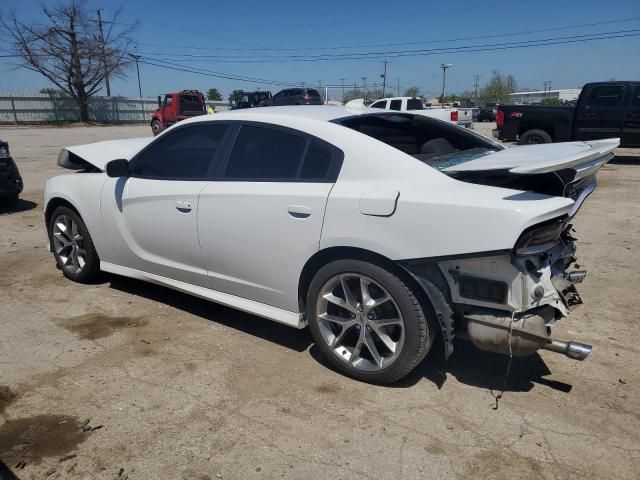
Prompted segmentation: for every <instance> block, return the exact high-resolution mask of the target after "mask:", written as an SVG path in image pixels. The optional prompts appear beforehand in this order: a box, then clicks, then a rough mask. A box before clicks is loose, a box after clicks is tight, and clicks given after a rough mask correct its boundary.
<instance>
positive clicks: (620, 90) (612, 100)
mask: <svg viewBox="0 0 640 480" xmlns="http://www.w3.org/2000/svg"><path fill="white" fill-rule="evenodd" d="M623 95H624V86H622V85H600V86H596V87H593V88H592V89H591V92H589V97H588V99H587V103H588V104H589V105H594V106H603V107H607V106H608V107H613V106H616V105H618V104H619V103H620V101H621V100H622V96H623Z"/></svg>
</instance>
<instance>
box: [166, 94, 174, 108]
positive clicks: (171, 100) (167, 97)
mask: <svg viewBox="0 0 640 480" xmlns="http://www.w3.org/2000/svg"><path fill="white" fill-rule="evenodd" d="M172 103H173V97H172V96H171V95H166V96H165V97H164V106H165V107H168V106H169V105H171V104H172Z"/></svg>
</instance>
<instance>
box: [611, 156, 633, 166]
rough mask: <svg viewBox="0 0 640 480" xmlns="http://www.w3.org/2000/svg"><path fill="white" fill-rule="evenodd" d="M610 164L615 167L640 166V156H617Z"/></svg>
mask: <svg viewBox="0 0 640 480" xmlns="http://www.w3.org/2000/svg"><path fill="white" fill-rule="evenodd" d="M609 163H613V164H615V165H640V155H616V156H615V157H613V158H612V159H611V160H610V161H609Z"/></svg>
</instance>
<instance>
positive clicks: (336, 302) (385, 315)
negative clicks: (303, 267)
mask: <svg viewBox="0 0 640 480" xmlns="http://www.w3.org/2000/svg"><path fill="white" fill-rule="evenodd" d="M306 310H307V311H306V314H307V319H308V322H309V327H310V329H311V333H312V335H313V338H314V341H315V343H316V345H317V347H318V349H319V350H320V351H321V352H322V354H323V356H324V357H325V358H326V359H327V361H328V362H329V363H330V364H331V365H333V366H334V367H335V368H336V369H338V370H340V371H342V372H344V373H346V374H347V375H349V376H351V377H353V378H357V379H359V380H364V381H368V382H373V383H390V382H394V381H396V380H398V379H400V378H402V377H404V376H405V375H407V374H408V373H409V372H410V371H411V370H412V369H413V368H414V367H415V366H416V365H417V364H418V363H419V362H420V361H421V360H422V359H423V358H424V356H425V355H426V354H427V352H428V350H429V348H430V347H431V344H432V343H433V336H434V334H435V330H434V329H433V328H432V327H431V322H430V321H428V319H427V318H426V317H425V313H424V311H423V309H422V306H421V305H420V302H419V301H418V299H417V298H416V294H415V293H414V292H413V291H412V290H411V289H410V288H409V287H408V286H407V285H406V284H405V283H404V282H403V281H402V279H400V278H399V277H398V276H396V275H395V274H394V273H393V272H392V271H391V270H390V269H388V268H386V267H385V266H382V265H377V264H373V263H368V262H364V261H360V260H338V261H335V262H332V263H329V264H327V265H325V266H324V267H322V268H321V269H320V270H319V271H318V273H317V274H316V275H315V277H314V278H313V280H312V282H311V285H310V287H309V293H308V297H307V307H306Z"/></svg>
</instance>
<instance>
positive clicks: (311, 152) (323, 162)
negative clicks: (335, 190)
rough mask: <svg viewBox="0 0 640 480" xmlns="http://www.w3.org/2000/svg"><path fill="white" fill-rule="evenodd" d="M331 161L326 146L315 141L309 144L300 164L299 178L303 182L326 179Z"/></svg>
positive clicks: (331, 155)
mask: <svg viewBox="0 0 640 480" xmlns="http://www.w3.org/2000/svg"><path fill="white" fill-rule="evenodd" d="M332 159H333V154H332V153H331V150H329V148H328V147H327V146H325V145H323V144H321V143H320V142H317V141H313V142H311V145H309V149H308V150H307V156H306V157H305V159H304V163H303V164H302V171H301V172H300V178H301V179H303V180H325V179H327V178H328V176H329V170H330V168H331V160H332Z"/></svg>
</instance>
